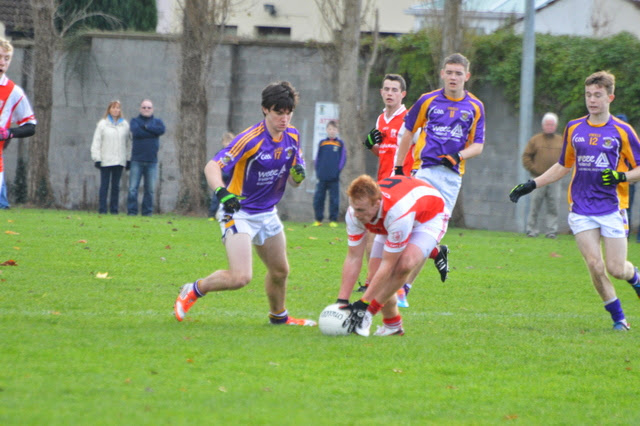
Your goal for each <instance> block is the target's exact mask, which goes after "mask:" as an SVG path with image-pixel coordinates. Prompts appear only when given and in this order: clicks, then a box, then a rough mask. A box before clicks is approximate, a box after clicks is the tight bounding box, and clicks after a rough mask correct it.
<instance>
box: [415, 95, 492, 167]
mask: <svg viewBox="0 0 640 426" xmlns="http://www.w3.org/2000/svg"><path fill="white" fill-rule="evenodd" d="M404 126H405V127H406V128H407V129H408V130H409V131H411V132H413V133H415V132H417V131H418V130H420V129H421V128H422V129H423V130H424V131H423V132H421V133H420V137H419V138H418V141H417V142H416V146H415V151H414V153H415V155H414V157H415V159H416V162H415V164H414V168H426V167H431V166H438V165H441V164H442V159H441V158H439V156H442V155H446V154H454V153H457V152H459V151H461V150H463V149H464V148H466V147H468V146H469V145H471V144H472V143H484V105H483V104H482V102H481V101H480V99H478V98H476V97H475V96H474V95H472V94H471V93H469V92H467V91H465V96H464V97H463V98H461V99H450V98H448V97H447V96H445V94H444V89H438V90H434V91H433V92H429V93H425V94H423V95H422V96H420V98H419V99H418V100H417V101H416V103H415V104H413V106H412V107H411V109H410V110H409V112H407V115H406V116H405V118H404ZM464 164H465V161H464V160H462V161H461V162H460V163H459V164H458V165H456V166H455V167H454V169H455V170H456V171H457V172H458V173H460V174H461V175H463V174H464Z"/></svg>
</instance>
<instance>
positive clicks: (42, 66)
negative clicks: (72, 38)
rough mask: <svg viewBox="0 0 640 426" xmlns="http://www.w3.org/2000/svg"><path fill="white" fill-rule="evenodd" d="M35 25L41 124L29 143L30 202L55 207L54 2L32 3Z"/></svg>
mask: <svg viewBox="0 0 640 426" xmlns="http://www.w3.org/2000/svg"><path fill="white" fill-rule="evenodd" d="M31 4H32V6H33V23H34V29H35V30H34V39H35V43H34V47H33V50H34V73H35V76H36V78H35V79H34V87H33V93H34V102H33V105H34V112H35V115H36V120H37V121H38V124H37V128H36V134H35V135H34V136H33V137H32V138H31V140H30V142H29V162H28V178H27V182H28V184H27V187H28V191H27V197H28V202H30V203H33V204H34V205H37V206H41V207H48V206H51V205H52V203H53V192H52V189H51V181H50V180H49V135H50V133H51V109H52V105H53V67H54V56H55V52H56V45H57V40H58V39H57V35H56V31H55V28H54V27H53V17H54V14H55V11H56V7H55V4H54V0H31Z"/></svg>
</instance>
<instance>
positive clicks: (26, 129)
mask: <svg viewBox="0 0 640 426" xmlns="http://www.w3.org/2000/svg"><path fill="white" fill-rule="evenodd" d="M9 131H10V132H11V135H13V137H14V138H28V137H29V136H33V135H35V133H36V125H35V124H33V123H27V124H23V125H22V126H18V127H12V128H10V129H9Z"/></svg>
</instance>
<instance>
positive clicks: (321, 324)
mask: <svg viewBox="0 0 640 426" xmlns="http://www.w3.org/2000/svg"><path fill="white" fill-rule="evenodd" d="M340 306H341V305H340V304H338V303H333V304H331V305H329V306H327V307H326V308H324V310H323V311H322V313H320V319H319V320H318V328H320V332H321V333H322V334H324V335H325V336H346V335H347V334H349V332H348V331H347V326H348V324H347V323H346V319H347V318H348V317H349V314H350V313H351V311H350V310H349V309H340Z"/></svg>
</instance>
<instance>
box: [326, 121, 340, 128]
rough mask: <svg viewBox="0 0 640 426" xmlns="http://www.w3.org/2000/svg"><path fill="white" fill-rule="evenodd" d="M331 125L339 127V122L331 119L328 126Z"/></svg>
mask: <svg viewBox="0 0 640 426" xmlns="http://www.w3.org/2000/svg"><path fill="white" fill-rule="evenodd" d="M329 126H333V127H335V128H336V129H337V128H338V123H336V122H335V120H331V121H329V122H328V123H327V127H329Z"/></svg>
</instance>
